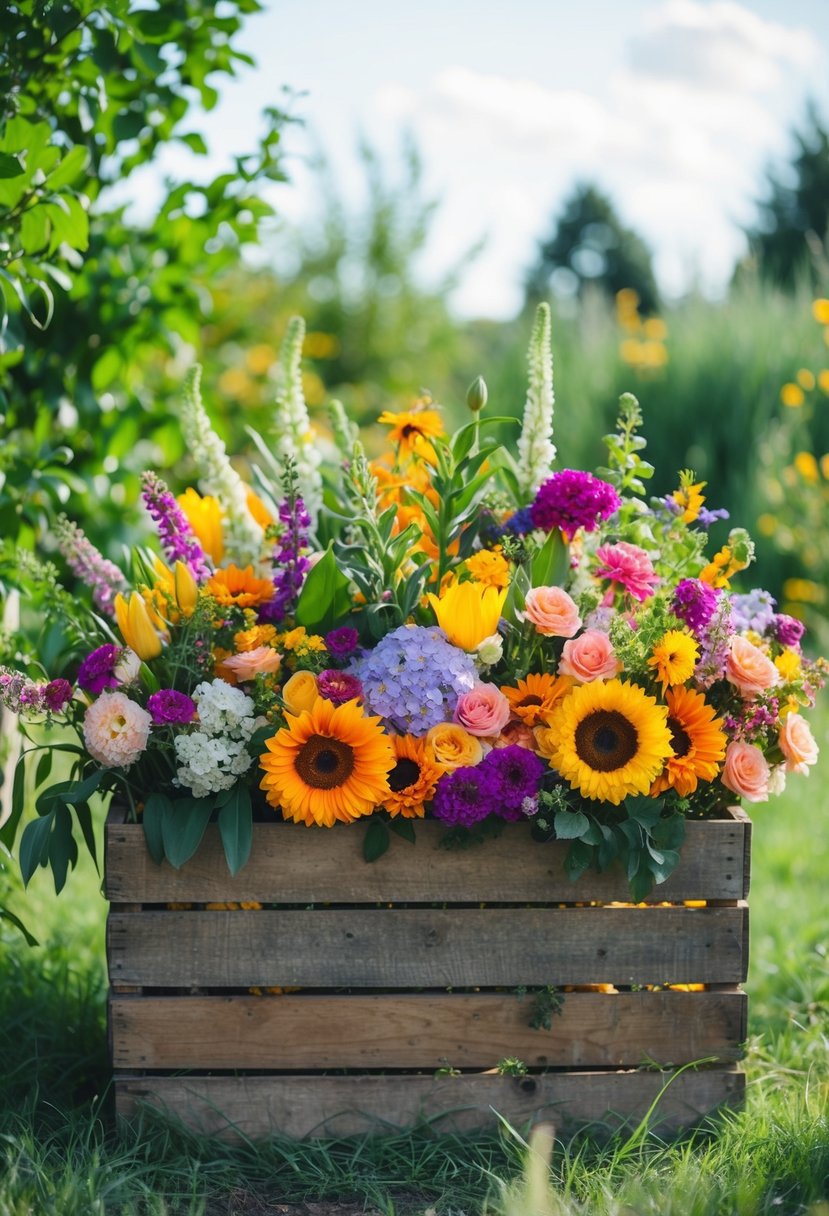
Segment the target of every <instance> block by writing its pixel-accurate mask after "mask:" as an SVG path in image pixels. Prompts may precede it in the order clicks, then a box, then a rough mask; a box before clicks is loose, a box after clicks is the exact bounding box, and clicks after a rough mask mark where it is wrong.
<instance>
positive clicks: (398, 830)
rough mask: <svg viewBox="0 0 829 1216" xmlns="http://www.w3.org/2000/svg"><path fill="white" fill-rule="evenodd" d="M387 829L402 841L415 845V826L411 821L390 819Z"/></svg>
mask: <svg viewBox="0 0 829 1216" xmlns="http://www.w3.org/2000/svg"><path fill="white" fill-rule="evenodd" d="M389 827H390V828H391V830H392V831H393V832H394V833H395V835H397V836H400V837H402V839H403V840H408V841H409V843H410V844H414V843H415V840H416V836H415V825H414V823H413V822H412V820H411V819H400V818H397V819H390V820H389Z"/></svg>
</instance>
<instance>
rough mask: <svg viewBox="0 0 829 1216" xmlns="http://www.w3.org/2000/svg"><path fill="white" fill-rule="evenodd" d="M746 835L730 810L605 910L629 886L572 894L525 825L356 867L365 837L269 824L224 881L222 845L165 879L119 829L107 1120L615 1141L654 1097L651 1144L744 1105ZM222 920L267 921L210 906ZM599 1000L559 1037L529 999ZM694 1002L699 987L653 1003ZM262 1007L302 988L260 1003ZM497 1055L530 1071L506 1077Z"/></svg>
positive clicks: (400, 847) (557, 1027)
mask: <svg viewBox="0 0 829 1216" xmlns="http://www.w3.org/2000/svg"><path fill="white" fill-rule="evenodd" d="M750 831H751V824H750V822H749V820H748V819H747V818H746V817H745V815H743V814H742V813H741V812H739V811H734V812H732V813H731V814H730V816H729V817H728V818H727V819H722V820H717V821H709V822H704V823H703V822H695V821H691V822H689V823H688V825H687V836H686V842H685V845H684V847H683V853H682V861H681V864H680V866H679V867H678V869H677V870H676V872H675V873H674V874H673V875H672V876H671V878H670V879H669V881H668V882H667V883H665V884H664V886H662V887H659V888H658V889H657V890H656V891H655V892H654V894H653V896H652V901H651V903H650V904H649V905H648V906H646V907H643V906H638V907H631V906H613V905H614V904H616V903H622V904H624V903H626V901H627V899H628V895H627V887H626V883H625V880H624V877H623V876H622V875H621V873H619V872H616V871H614V872H612V873H607V874H594V873H588V874H585V875H584V876H583V877H582V878H581V879H580V880H579V882H578V883H577V884H575V885H574V884H571V883H570V882H569V881H568V880H567V878H566V876H565V874H564V870H563V867H562V862H563V858H564V853H565V851H566V845H563V844H557V843H556V844H548V845H542V844H538V843H536V842H534V841H533V840H532V839H531V838H530V836H529V834H528V831H527V827H526V825H524V824H514V825H513V824H510V825H506V827H505V830H504V833H503V834H502V836H501V837H500V838H498V839H497V840H491V841H488V842H487V843H485V844H482V845H477V846H474V847H472V848H469V849H467V850H462V851H458V850H453V851H447V850H445V849H442V848H441V847H440V846H439V844H438V841H439V839H440V837H441V835H442V828H441V827H440V825H438V824H436V823H419V824H418V825H417V844H416V845H414V846H412V845H410V844H408V843H405V842H403V841H400V840H393V843H392V848H391V849H390V851H389V852H388V853H387V854H386V855H385V856H384V857H382V858H381V859H380V860H379V861H377V862H374V863H372V864H370V865H369V864H366V863H365V862H364V861H363V859H362V844H363V835H364V832H365V825H362V824H354V825H350V826H348V827H345V826H344V827H337V828H335V829H332V830H330V831H323V830H308V829H303V828H300V827H296V826H294V825H289V824H261V825H257V826H256V827H255V828H254V842H253V850H252V855H251V859H250V861H249V863H248V864H247V866H245V867H244V869H243V870H242V871H241V872H240V873H239V874H238V875H237V876H236V877H235V878H231V877H230V875H229V874H228V872H227V868H226V865H225V861H224V856H223V854H222V849H221V844H220V841H219V838H218V833H217V831H216V830H215V829H213V828H209V829H208V832H207V835H206V838H205V840H204V842H203V844H202V846H201V848H200V849H199V851H198V853H197V855H196V856H195V857H194V858H193V859H192V860H191V861H190V862H188V864H187V865H186V866H184V867H183V868H182V870H180V871H176V870H173V869H172V868H171V867H170V866H169V865H167V864H166V863H164V864H163V865H162V866H156V865H155V864H154V863H153V861H152V860H151V859H150V857H149V854H148V853H147V850H146V847H145V845H144V839H143V831H142V829H141V827H140V826H136V825H134V824H126V823H124V822H122V821H119V818H118V816H117V815H115V814H112V815H111V816H110V819H109V821H108V823H107V829H106V893H107V896H108V898H109V899H110V901H111V905H112V906H111V910H110V915H109V921H108V933H107V957H108V962H109V974H110V983H111V999H110V1030H111V1046H112V1060H113V1066H114V1070H115V1094H116V1107H117V1110H118V1113H119V1114H121V1115H124V1116H130V1115H132V1114H133V1113H134V1112H135V1111H136V1110H137V1109H138V1108H139V1107H140V1105H141V1104H142V1103H149V1104H151V1105H154V1106H160V1107H163V1108H165V1109H167V1110H168V1111H170V1112H172V1113H174V1114H176V1115H178V1116H180V1117H181V1118H182V1119H184V1120H185V1121H186V1122H187V1123H188V1124H190V1125H191V1126H194V1127H196V1128H198V1129H200V1130H203V1131H206V1132H211V1133H220V1134H227V1135H231V1136H232V1135H244V1136H247V1137H253V1138H256V1137H261V1136H264V1135H266V1134H268V1133H269V1132H279V1133H282V1134H284V1135H288V1136H292V1137H303V1136H308V1135H325V1136H341V1135H351V1134H355V1133H360V1132H365V1131H377V1130H384V1129H391V1128H394V1129H397V1128H403V1127H411V1126H414V1125H417V1124H418V1123H421V1122H423V1121H430V1122H432V1123H433V1125H434V1126H435V1127H436V1128H437V1129H444V1128H446V1129H452V1130H469V1129H472V1128H480V1127H484V1126H487V1125H489V1126H492V1125H494V1123H495V1122H496V1115H495V1112H498V1114H501V1115H503V1116H504V1117H506V1118H507V1119H509V1120H510V1121H511V1122H513V1123H516V1124H525V1123H526V1122H527V1121H528V1120H530V1119H545V1120H552V1121H553V1122H554V1123H556V1124H557V1125H559V1126H561V1125H562V1124H569V1123H583V1122H595V1121H601V1122H603V1123H606V1124H609V1125H610V1126H618V1124H619V1123H620V1122H625V1121H629V1120H637V1119H639V1118H641V1116H642V1115H643V1114H644V1113H645V1112H646V1111H647V1109H648V1108H649V1106H650V1105H651V1103H652V1102H653V1101H654V1099H655V1098H657V1096H658V1095H659V1094H660V1092H661V1091H663V1090H664V1093H663V1096H662V1097H661V1099H660V1102H659V1106H658V1109H657V1116H656V1120H655V1125H658V1126H661V1127H662V1128H663V1129H664V1130H669V1129H674V1128H679V1127H682V1126H686V1125H688V1124H690V1123H694V1122H697V1121H698V1120H699V1119H700V1118H701V1117H703V1116H705V1115H706V1114H708V1113H710V1112H711V1111H713V1110H714V1109H715V1108H716V1107H718V1106H720V1105H722V1104H734V1103H737V1102H739V1100H740V1098H741V1095H742V1092H743V1076H742V1074H741V1073H740V1072H739V1071H738V1070H737V1067H736V1064H735V1061H736V1060H738V1059H739V1056H740V1044H741V1042H742V1041H743V1039H744V1037H745V1029H746V997H745V994H744V993H743V992H742V991H741V990H740V987H739V985H740V984H741V982H742V981H743V980H744V979H745V975H746V967H747V958H748V923H747V921H748V912H747V906H746V903H745V899H746V895H747V890H748V874H749V852H750ZM702 900H704V901H706V906H704V907H690V906H687V905H686V903H685V902H684V901H702ZM575 901H578V903H576V902H575ZM228 902H235V903H247V902H256V903H259V904H262V905H264V907H262V908H261V909H258V910H227V909H222V908H215V907H213V908H211V907H210V906H209V905H211V904H225V903H228ZM168 905H173V906H172V907H168ZM182 905H184V906H183V907H182ZM585 905H586V906H585ZM597 984H612V985H614V986H615V988H616V989H617V991H615V992H613V993H611V994H608V993H603V992H597V991H565V992H564V993H563V1002H562V1004H561V1006H560V1009H559V1010H558V1011H557V1012H554V1013H553V1014H552V1016H551V1019H550V1029H549V1030H547V1029H544V1028H541V1029H533V1028H532V1027H531V1026H530V1022H531V1020H532V1018H533V1014H534V1011H535V1010H536V1008H537V1005H536V1000H537V998H536V996H535V995H534V994H533V992H532V989H533V988H545V987H546V986H548V985H553V986H555V987H556V988H560V989H566V988H568V987H570V986H573V985H576V986H581V985H597ZM687 984H704V985H705V990H704V991H691V992H689V991H682V990H678V989H675V988H669V987H666V985H687ZM654 986H656V990H654ZM273 987H278V988H281V989H285V988H288V989H291V988H294V989H299V991H293V992H283V993H281V994H268V993H263V994H262V995H259V994H258V993H252V992H251V991H250V990H251V989H257V990H264V989H266V988H273ZM524 989H529V990H530V991H529V992H527V993H524V992H523V990H524ZM506 1057H517V1058H518V1059H520V1060H522V1061H523V1062H524V1064H526V1066H527V1068H528V1070H529V1071H528V1073H527V1074H526V1075H524V1076H504V1075H501V1074H499V1073H498V1072H497V1071H496V1066H497V1065H498V1063H499V1061H501V1060H502V1059H504V1058H506ZM692 1062H700V1063H699V1064H698V1066H697V1067H695V1068H693V1069H686V1070H682V1069H681V1066H682V1065H686V1064H689V1063H692ZM448 1070H452V1071H451V1073H448ZM456 1070H457V1071H456Z"/></svg>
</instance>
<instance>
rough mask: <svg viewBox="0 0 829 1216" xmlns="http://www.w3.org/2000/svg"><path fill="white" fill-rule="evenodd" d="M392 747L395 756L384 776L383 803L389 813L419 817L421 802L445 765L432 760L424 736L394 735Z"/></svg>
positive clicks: (432, 753) (427, 797)
mask: <svg viewBox="0 0 829 1216" xmlns="http://www.w3.org/2000/svg"><path fill="white" fill-rule="evenodd" d="M392 747H393V748H394V755H395V758H396V759H395V765H394V768H393V769H392V770H391V772H390V773H389V776H388V782H389V791H390V792H389V793H388V794H387V795H386V797H385V799H384V801H383V806H384V807H385V808H386V810H387V811H388V812H389V814H390V815H402V816H403V817H404V818H405V819H422V818H423V816H424V814H425V810H426V808H425V806H424V803H426V802H428V801H429V800H430V798H431V797H432V795H433V794H434V792H435V787H436V786H437V783H438V781H439V780H440V778H441V777H442V776H443V774H444V773H445V772H446V769H445V768H443V766H442V765H440V764H437V763H436V761H435V753H434V751H433V750H432V747H431V745H430V744H429V743H428V742H427V741H426V739H418V738H415V736H414V735H395V736H394V737H393V738H392Z"/></svg>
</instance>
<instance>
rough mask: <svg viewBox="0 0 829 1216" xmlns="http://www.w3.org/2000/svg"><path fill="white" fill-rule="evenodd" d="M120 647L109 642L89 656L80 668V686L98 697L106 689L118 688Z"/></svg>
mask: <svg viewBox="0 0 829 1216" xmlns="http://www.w3.org/2000/svg"><path fill="white" fill-rule="evenodd" d="M121 650H122V648H121V647H120V646H114V645H113V644H112V643H111V642H107V643H106V644H105V645H103V646H99V647H98V649H97V650H93V651H92V653H91V654H88V655H87V656H86V658H85V659H84V661H83V662H82V663H81V665H80V667H79V668H78V684H79V685H80V687H81V688H84V689H86V691H87V692H91V693H92V694H93V695H94V696H96V697H97V695H98V693H101V692H103V691H104V689H105V688H117V687H118V678H117V676H116V675H115V667H116V665H117V663H118V660H119V659H120V658H121Z"/></svg>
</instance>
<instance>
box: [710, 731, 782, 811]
mask: <svg viewBox="0 0 829 1216" xmlns="http://www.w3.org/2000/svg"><path fill="white" fill-rule="evenodd" d="M770 776H771V769H770V768H769V766H768V762H767V760H766V757H765V756H764V755H763V753H762V752H761V751H760V748H759V747H755V746H754V744H753V743H738V742H734V743H729V745H728V749H727V750H726V753H725V766H724V767H723V771H722V776H721V778H720V780H721V781H722V783H723V785H724V786H725V788H726V789H727V790H731V791H732V793H734V794H739V796H740V797H741V798H745V799H746V801H747V802H766V801H767V799H768V796H769V777H770Z"/></svg>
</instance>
